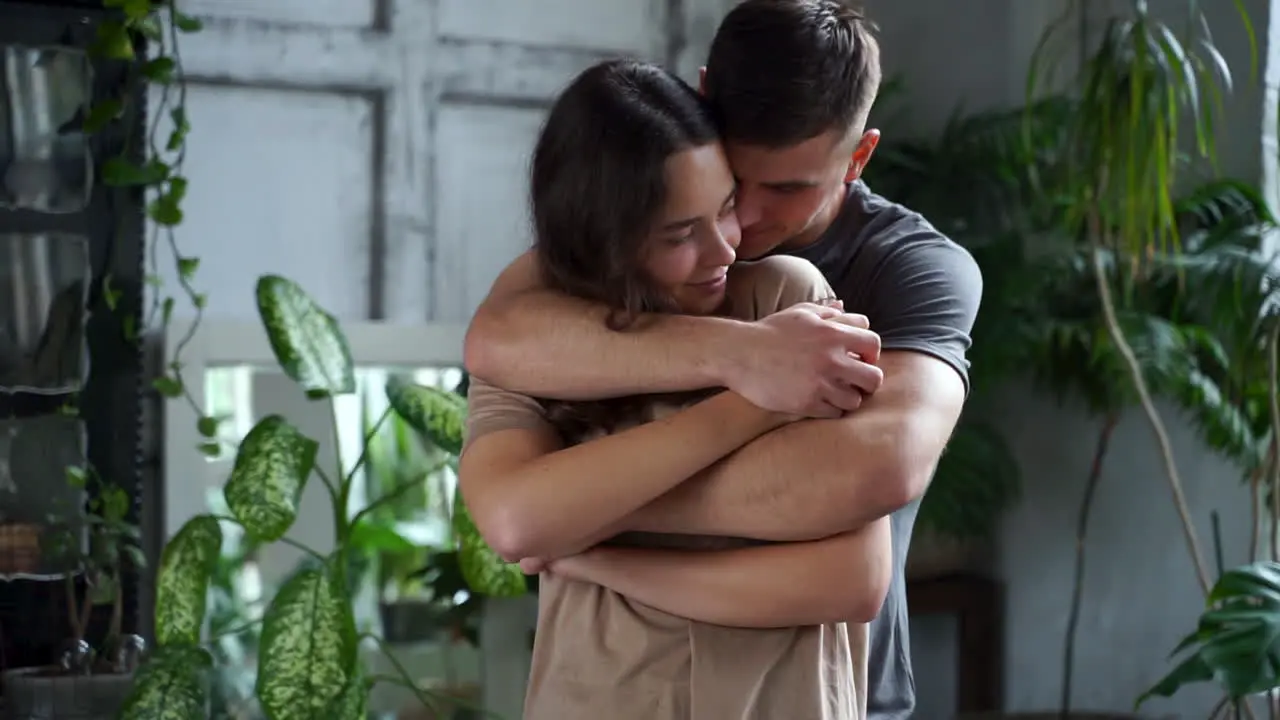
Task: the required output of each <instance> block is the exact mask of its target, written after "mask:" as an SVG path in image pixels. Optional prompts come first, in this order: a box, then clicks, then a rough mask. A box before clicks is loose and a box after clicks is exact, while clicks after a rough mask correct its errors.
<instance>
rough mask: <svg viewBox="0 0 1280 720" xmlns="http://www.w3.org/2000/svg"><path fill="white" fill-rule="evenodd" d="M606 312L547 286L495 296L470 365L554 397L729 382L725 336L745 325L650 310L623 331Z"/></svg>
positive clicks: (471, 340)
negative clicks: (725, 370)
mask: <svg viewBox="0 0 1280 720" xmlns="http://www.w3.org/2000/svg"><path fill="white" fill-rule="evenodd" d="M606 314H607V311H606V310H605V308H604V307H603V306H601V305H599V304H597V303H592V302H589V301H586V300H582V299H579V298H574V297H569V296H567V295H565V294H563V293H558V292H554V291H551V290H546V289H542V288H533V289H524V290H522V291H520V292H516V293H509V294H506V295H495V296H491V297H490V299H488V300H486V301H485V303H484V304H483V305H481V306H480V308H479V309H478V310H477V311H476V314H475V316H474V317H473V318H472V320H471V326H470V328H469V329H468V331H467V340H466V357H465V360H466V366H467V369H468V370H469V371H470V372H471V373H473V374H474V375H475V376H476V377H481V378H484V379H485V380H488V381H489V382H492V383H493V384H495V385H498V386H500V387H504V388H508V389H510V390H514V391H516V392H520V393H523V394H526V395H532V396H535V397H542V398H548V399H551V400H569V401H572V400H600V399H604V398H612V397H623V396H627V395H641V394H648V393H665V392H681V391H685V390H699V389H702V388H706V387H716V386H721V385H724V384H725V382H724V379H723V378H722V375H723V373H722V372H721V371H720V368H718V367H717V363H719V362H720V361H721V360H723V359H724V358H725V357H727V356H729V353H730V350H729V348H726V347H725V345H726V341H722V340H721V338H724V337H725V336H728V335H731V334H732V333H733V331H734V329H735V328H736V326H738V325H740V324H741V323H738V322H737V321H734V320H729V319H725V318H713V317H691V316H685V315H653V316H646V317H644V318H642V320H641V323H640V324H639V325H637V326H636V327H633V328H629V329H627V330H626V331H621V332H619V331H614V330H610V329H609V328H608V326H607V325H606V324H605V320H606ZM726 340H727V338H726ZM728 342H731V341H728ZM583 358H590V362H583Z"/></svg>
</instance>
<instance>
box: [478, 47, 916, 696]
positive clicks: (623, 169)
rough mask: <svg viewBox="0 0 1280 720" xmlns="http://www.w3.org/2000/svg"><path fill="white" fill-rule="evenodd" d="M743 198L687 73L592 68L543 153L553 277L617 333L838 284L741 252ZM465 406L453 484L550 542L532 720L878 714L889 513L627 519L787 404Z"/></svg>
mask: <svg viewBox="0 0 1280 720" xmlns="http://www.w3.org/2000/svg"><path fill="white" fill-rule="evenodd" d="M733 198H734V180H733V176H732V173H731V172H730V170H729V167H728V164H727V163H726V161H725V158H724V155H723V153H722V151H721V148H720V146H719V144H718V142H717V137H716V133H715V130H714V127H713V125H712V123H711V122H710V120H709V119H708V115H707V112H706V110H705V108H704V107H703V105H702V103H701V100H700V98H699V97H698V95H697V94H696V93H695V92H694V91H693V90H692V89H690V88H689V87H688V86H687V85H685V84H684V83H683V82H681V81H680V80H679V79H678V78H676V77H674V76H672V75H670V74H668V73H667V72H666V71H664V70H662V69H660V68H658V67H655V66H651V65H647V64H643V63H638V62H634V61H625V60H622V61H609V62H605V63H601V64H599V65H596V66H594V67H592V68H590V69H588V70H587V71H585V72H584V73H582V74H581V75H580V76H579V77H578V78H577V79H576V80H575V81H574V82H573V83H572V84H571V85H570V86H569V87H568V88H567V89H566V90H565V92H564V93H563V94H562V95H561V96H560V98H559V99H558V100H557V102H556V104H555V106H554V107H553V109H552V110H551V113H550V115H549V116H548V119H547V121H546V125H545V127H544V128H543V131H542V135H541V137H540V138H539V141H538V144H537V147H536V149H535V152H534V157H533V166H532V173H531V200H532V203H531V204H532V210H533V220H534V228H535V232H536V241H535V246H536V250H537V258H538V260H539V262H540V264H541V267H542V271H543V275H544V277H545V280H546V282H547V284H548V285H550V286H552V287H556V288H559V289H562V290H564V291H565V292H567V293H569V294H572V295H576V296H579V297H582V298H586V299H589V300H593V301H596V302H598V303H600V304H602V305H604V306H605V307H607V308H609V312H608V313H606V314H602V317H601V322H606V323H608V324H610V325H611V326H612V327H613V328H614V329H617V330H618V331H620V332H640V331H642V329H643V328H642V326H643V322H644V318H645V314H646V313H685V314H698V315H707V314H715V313H720V314H726V315H732V316H734V317H737V318H742V319H754V318H756V317H758V316H761V315H765V314H768V313H771V312H775V311H777V310H779V309H782V308H784V307H787V306H789V305H792V304H795V303H798V302H805V301H810V302H818V301H823V300H825V299H828V298H830V297H831V290H830V288H829V287H828V286H827V284H826V282H825V281H824V280H823V279H822V277H821V275H820V274H819V273H818V271H817V270H816V269H815V268H814V267H813V266H812V265H810V264H808V263H806V262H804V261H801V260H797V259H795V258H786V257H775V258H769V259H766V260H762V261H759V262H755V263H741V264H738V265H733V261H734V250H735V248H736V247H737V245H738V241H739V236H740V232H739V228H738V222H737V218H736V217H735V215H734V208H733ZM731 265H732V267H731ZM583 362H607V359H606V358H583ZM469 407H470V412H469V418H468V445H467V448H466V449H465V451H464V453H463V456H462V460H461V466H460V473H459V478H460V479H459V489H460V492H462V493H463V497H464V498H465V500H466V503H467V506H468V508H469V509H470V511H471V514H472V515H473V517H474V518H475V521H476V524H477V526H478V527H479V528H480V530H481V532H482V533H483V535H484V537H485V539H486V540H487V541H488V542H489V543H490V545H492V546H493V547H494V548H495V549H496V550H497V551H498V552H499V553H501V554H502V555H503V556H504V557H505V558H507V559H508V560H511V561H517V560H524V559H528V558H548V559H552V560H551V563H552V564H551V571H550V572H546V573H544V574H543V576H542V584H541V597H540V601H539V613H538V630H537V635H536V641H535V647H534V654H533V669H532V672H531V675H530V683H529V693H528V696H527V698H526V702H525V718H526V719H527V720H631V719H633V718H634V720H666V719H668V718H670V719H672V720H674V719H676V718H682V719H683V718H694V719H696V720H703V719H704V718H705V719H707V720H731V719H733V718H742V719H743V720H746V719H747V718H770V719H772V718H787V719H788V720H809V719H811V718H812V719H813V720H819V719H822V720H857V719H859V718H862V717H863V716H864V714H865V697H864V691H865V688H864V685H865V683H864V681H863V680H862V679H861V677H860V673H861V672H865V661H866V635H865V633H866V628H865V623H866V622H868V621H869V620H870V619H871V618H872V616H873V615H874V614H875V611H876V609H877V608H878V607H879V604H880V602H881V601H882V600H883V598H884V594H885V591H886V589H887V586H888V582H889V576H890V572H891V571H890V562H889V559H890V540H889V528H888V521H887V520H882V521H880V522H878V523H875V524H873V525H871V526H868V527H867V528H864V529H863V530H861V531H859V532H856V533H847V534H844V535H840V536H835V537H831V538H827V539H824V540H818V541H813V542H807V543H792V544H775V545H763V544H761V543H754V542H746V541H742V540H734V539H729V538H692V537H682V536H658V535H653V534H642V533H629V532H625V531H627V530H628V526H627V521H628V516H629V515H630V514H631V513H633V512H635V511H636V510H638V509H640V508H641V507H643V506H644V505H646V504H647V503H649V502H651V501H652V500H654V499H656V498H657V497H659V496H660V495H662V494H663V493H665V492H667V491H668V490H670V489H672V488H674V487H675V486H676V485H678V484H679V483H681V482H682V481H684V480H685V479H687V478H689V477H691V476H694V475H696V474H697V473H698V472H700V471H702V470H704V469H705V468H707V467H708V466H710V465H712V464H713V463H715V462H717V461H718V460H720V459H721V458H723V457H725V456H726V455H728V454H730V453H732V452H734V451H735V450H737V449H738V448H740V447H742V446H743V445H745V444H746V443H749V442H750V441H751V440H753V439H754V438H756V437H758V436H759V435H761V434H764V433H767V432H769V431H771V430H773V429H774V428H777V427H779V426H781V425H783V424H785V423H787V422H790V421H791V420H793V419H794V418H790V417H784V416H782V415H779V414H776V413H772V412H768V411H765V410H762V409H760V408H758V407H756V406H754V405H752V404H751V403H750V402H748V401H747V400H745V399H744V398H742V397H741V396H739V395H737V394H735V393H732V392H727V391H725V392H700V393H684V394H680V395H667V396H642V397H635V398H623V399H619V400H610V401H603V402H577V403H564V402H541V403H540V402H538V401H536V400H533V399H530V398H524V397H522V396H519V395H515V394H513V393H508V392H505V391H503V390H500V389H498V388H494V387H492V386H490V385H487V384H485V383H483V382H481V381H478V380H474V381H473V383H472V386H471V389H470V393H469ZM611 538H612V540H610V539H611ZM606 540H608V542H607V543H604V544H603V545H601V543H602V542H603V541H606ZM596 546H599V547H596ZM633 571H634V572H633ZM640 575H643V576H645V577H649V578H653V579H656V580H657V582H650V583H648V584H645V585H641V584H638V583H635V582H632V580H633V578H634V577H636V576H640Z"/></svg>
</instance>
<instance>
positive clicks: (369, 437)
mask: <svg viewBox="0 0 1280 720" xmlns="http://www.w3.org/2000/svg"><path fill="white" fill-rule="evenodd" d="M391 413H392V409H391V408H390V407H388V408H387V409H386V410H383V411H382V417H379V418H378V421H377V422H376V423H374V424H373V427H372V428H371V429H370V430H369V432H368V433H366V434H365V436H364V445H363V446H361V448H360V456H359V457H357V458H356V464H355V465H352V466H351V470H350V471H348V472H347V476H346V479H345V480H344V481H343V484H345V485H350V484H351V482H352V480H354V479H355V475H356V473H357V472H359V471H360V468H362V467H364V462H365V459H366V458H367V457H368V456H369V446H370V445H372V444H373V440H374V438H376V437H377V436H378V430H380V429H382V424H383V423H385V422H386V421H387V418H389V417H391ZM351 524H352V525H354V524H355V523H354V522H353V523H351Z"/></svg>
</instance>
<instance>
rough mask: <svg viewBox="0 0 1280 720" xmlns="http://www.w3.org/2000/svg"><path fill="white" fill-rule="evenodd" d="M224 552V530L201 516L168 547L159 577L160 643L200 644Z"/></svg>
mask: <svg viewBox="0 0 1280 720" xmlns="http://www.w3.org/2000/svg"><path fill="white" fill-rule="evenodd" d="M221 551H222V527H221V526H220V525H219V524H218V520H217V519H216V518H214V517H212V516H210V515H197V516H196V517H193V518H191V519H190V520H188V521H187V522H186V523H185V524H184V525H183V526H182V529H181V530H179V531H178V533H177V534H176V535H174V536H173V539H171V540H170V541H169V543H168V544H167V545H165V547H164V551H163V552H162V553H161V554H160V569H159V571H158V572H157V574H156V642H157V643H158V644H160V645H162V646H163V645H175V644H183V643H186V644H189V645H195V644H197V643H199V642H200V629H201V627H203V625H204V616H205V602H206V598H207V597H208V594H209V578H210V577H212V576H213V572H214V569H215V568H216V566H217V563H218V555H219V553H220V552H221Z"/></svg>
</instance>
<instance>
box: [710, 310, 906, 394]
mask: <svg viewBox="0 0 1280 720" xmlns="http://www.w3.org/2000/svg"><path fill="white" fill-rule="evenodd" d="M748 328H749V330H750V334H749V335H744V337H745V338H748V339H747V341H746V343H745V344H744V346H743V347H741V348H739V349H737V352H735V354H734V356H733V357H732V358H726V360H727V361H728V362H730V363H732V365H731V366H730V368H729V369H728V372H727V373H726V375H727V377H726V379H727V381H728V385H729V389H731V390H733V391H735V392H737V393H738V394H740V395H742V396H743V397H745V398H747V399H748V400H750V401H751V402H753V403H755V404H756V405H758V406H759V407H761V408H764V409H766V410H773V411H775V412H781V413H788V414H792V415H802V416H806V417H817V418H833V417H840V416H841V415H843V414H844V413H845V412H847V411H850V410H856V409H857V408H858V407H859V406H860V405H861V404H862V399H863V396H864V395H870V394H871V393H874V392H875V391H876V390H878V389H879V388H880V384H881V383H882V382H884V373H883V372H882V371H881V370H880V368H878V367H876V363H878V362H879V361H880V336H879V335H877V334H876V333H874V332H872V331H871V330H870V329H869V323H868V321H867V318H866V316H864V315H856V314H852V313H845V312H843V310H842V309H841V308H840V307H838V306H827V305H818V304H814V303H803V304H800V305H795V306H793V307H790V308H787V309H786V310H783V311H781V312H778V313H774V314H773V315H770V316H768V317H766V318H763V319H761V320H758V321H756V322H754V323H751V324H750V325H749V326H748Z"/></svg>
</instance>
